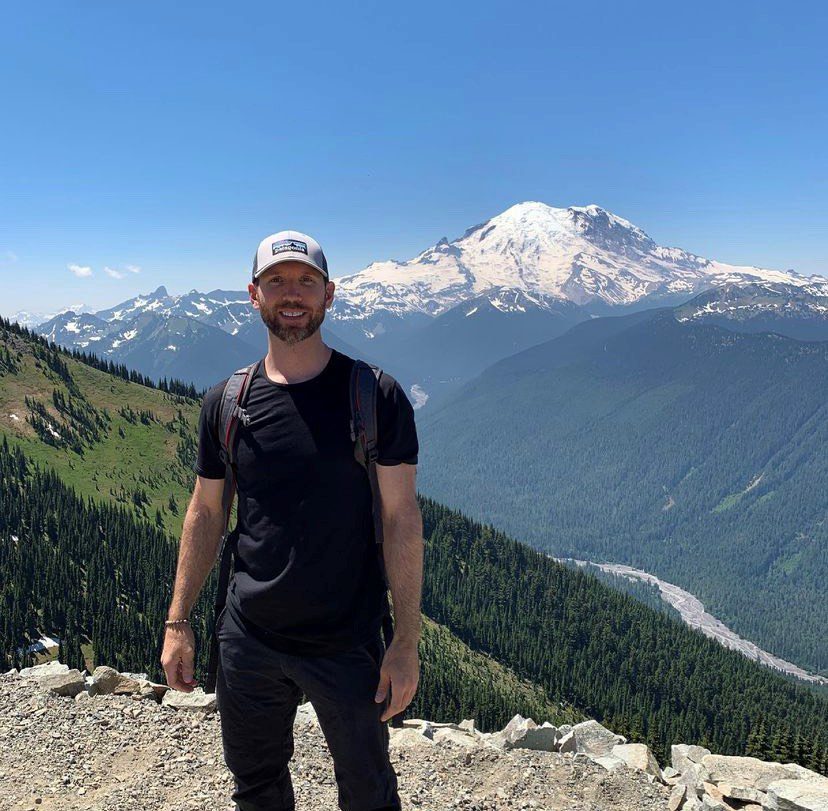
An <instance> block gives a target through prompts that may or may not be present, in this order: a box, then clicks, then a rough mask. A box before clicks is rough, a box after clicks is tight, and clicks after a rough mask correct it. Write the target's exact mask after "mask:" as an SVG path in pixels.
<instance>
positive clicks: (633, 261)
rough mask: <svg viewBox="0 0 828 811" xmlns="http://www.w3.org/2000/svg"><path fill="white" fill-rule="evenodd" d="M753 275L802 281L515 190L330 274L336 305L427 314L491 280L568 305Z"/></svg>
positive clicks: (612, 301)
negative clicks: (450, 230)
mask: <svg viewBox="0 0 828 811" xmlns="http://www.w3.org/2000/svg"><path fill="white" fill-rule="evenodd" d="M759 280H765V281H770V280H772V281H777V282H785V283H789V284H794V285H802V284H804V283H805V281H806V280H805V278H804V277H802V276H799V275H798V274H795V273H788V272H783V271H772V270H763V269H761V268H753V267H735V266H732V265H726V264H724V263H721V262H716V261H712V260H708V259H704V258H702V257H699V256H695V255H694V254H691V253H688V252H686V251H683V250H681V249H679V248H666V247H661V246H659V245H657V244H656V243H655V241H654V240H653V239H651V238H650V237H649V236H648V235H647V234H646V233H645V232H644V231H643V230H642V229H641V228H639V227H638V226H637V225H634V224H633V223H632V222H630V221H629V220H626V219H624V218H623V217H619V216H618V215H617V214H613V213H612V212H611V211H607V210H606V209H605V208H603V207H602V206H600V205H598V204H596V203H590V204H588V205H585V206H570V207H569V208H555V207H554V206H550V205H547V204H546V203H543V202H541V201H539V200H525V201H523V202H520V203H515V204H514V205H512V206H510V207H509V208H507V209H505V210H504V211H502V212H501V213H500V214H497V215H495V216H494V217H492V218H490V219H488V220H486V221H484V222H482V223H480V224H478V225H475V226H473V227H471V228H469V229H467V230H466V231H465V233H463V235H462V236H460V237H458V238H457V239H455V240H453V241H452V242H448V241H447V240H446V239H445V238H443V239H441V240H440V241H439V242H437V243H436V244H434V245H433V246H432V247H430V248H428V249H427V250H425V251H423V252H422V253H421V254H419V255H418V256H416V257H413V258H412V259H409V260H407V261H404V262H396V261H390V260H389V261H384V262H374V263H373V264H371V265H369V266H368V267H367V268H365V269H364V270H362V271H360V272H359V273H355V274H352V275H349V276H347V277H344V278H342V279H340V284H339V287H338V293H339V300H340V302H341V304H340V307H339V310H338V312H339V313H340V314H342V313H344V311H348V312H349V313H355V314H358V317H359V318H365V317H366V316H368V315H370V314H371V313H374V312H378V311H388V312H393V313H395V314H396V315H397V316H400V315H403V314H405V313H412V312H418V313H422V314H425V315H429V316H435V315H439V314H440V313H442V312H445V311H447V310H449V309H451V308H452V307H454V306H456V305H457V304H458V303H460V302H462V301H466V300H471V299H474V298H475V297H477V296H479V295H482V294H483V293H485V292H486V291H487V290H490V289H492V288H498V287H503V288H510V289H517V290H523V291H524V292H526V293H528V294H531V295H534V296H538V295H540V296H543V297H546V298H553V299H559V300H568V301H571V302H573V303H575V304H578V305H587V304H592V303H594V304H596V305H600V306H607V305H608V306H618V305H629V304H632V303H634V302H638V301H640V300H642V299H644V298H647V297H652V298H653V300H654V301H660V300H662V299H664V298H675V297H678V296H686V297H687V298H689V297H690V296H692V295H693V294H695V293H698V292H700V291H702V290H704V289H706V288H710V287H715V286H718V285H720V284H723V283H725V282H727V281H736V282H738V283H744V282H750V281H759ZM349 317H351V316H349ZM353 317H357V316H353Z"/></svg>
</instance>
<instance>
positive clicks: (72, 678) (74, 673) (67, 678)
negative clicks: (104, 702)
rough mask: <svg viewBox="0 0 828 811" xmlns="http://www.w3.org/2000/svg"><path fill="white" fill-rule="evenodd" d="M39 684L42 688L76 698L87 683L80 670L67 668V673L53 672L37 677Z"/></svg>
mask: <svg viewBox="0 0 828 811" xmlns="http://www.w3.org/2000/svg"><path fill="white" fill-rule="evenodd" d="M37 686H38V687H39V688H40V689H41V690H48V691H49V692H51V693H54V694H55V695H58V696H69V697H70V698H74V697H75V696H76V695H77V694H78V693H81V692H83V690H84V688H85V687H86V684H85V682H84V680H83V675H82V674H81V672H80V670H67V671H66V672H65V673H52V674H51V675H49V676H41V677H39V678H38V679H37Z"/></svg>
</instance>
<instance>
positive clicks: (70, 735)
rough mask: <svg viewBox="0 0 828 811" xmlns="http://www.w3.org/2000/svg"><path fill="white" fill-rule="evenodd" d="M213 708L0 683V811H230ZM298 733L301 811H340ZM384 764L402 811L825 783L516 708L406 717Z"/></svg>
mask: <svg viewBox="0 0 828 811" xmlns="http://www.w3.org/2000/svg"><path fill="white" fill-rule="evenodd" d="M215 699H216V697H215V695H214V694H208V695H205V693H204V692H203V691H202V690H201V689H200V688H199V689H197V690H194V691H193V692H192V693H180V692H177V691H175V690H170V689H169V688H168V687H167V686H166V685H162V684H154V683H152V682H151V681H149V680H148V679H147V678H146V675H145V674H130V673H118V671H116V670H113V669H112V668H109V667H98V668H96V669H95V672H94V673H92V674H87V673H85V672H84V673H81V672H79V671H77V670H70V669H69V668H68V667H67V666H66V665H64V664H61V663H60V662H49V663H47V664H43V665H38V666H36V667H33V668H28V669H26V670H23V671H21V672H20V673H18V672H17V671H16V670H12V671H10V672H9V673H4V674H0V811H5V809H8V810H9V811H35V810H36V809H52V810H53V811H58V809H59V811H74V810H75V809H78V810H79V809H89V810H90V811H155V810H156V809H157V810H158V811H161V810H162V809H163V810H164V811H185V809H211V810H212V809H227V811H234V804H233V803H232V802H231V800H230V796H231V794H232V791H233V781H232V777H231V775H230V773H229V771H228V770H227V767H226V765H225V763H224V758H223V754H222V745H221V727H220V723H219V716H218V715H217V711H216V700H215ZM294 732H295V735H294V737H295V740H296V746H295V754H294V758H293V761H292V769H291V770H292V775H293V782H294V788H295V794H296V799H297V808H300V809H308V811H327V810H328V809H330V810H331V811H336V809H337V788H336V783H335V781H334V772H333V762H332V760H331V757H330V753H329V752H328V748H327V745H326V743H325V738H324V736H323V735H322V732H321V730H320V728H319V724H318V722H317V719H316V714H315V713H314V711H313V707H312V706H311V705H310V704H303V705H301V706H300V708H299V712H298V713H297V717H296V724H295V730H294ZM391 761H392V763H393V766H394V769H395V770H396V772H397V775H398V777H399V787H400V788H399V790H400V796H401V798H402V801H403V808H404V809H406V811H409V809H424V810H426V809H427V811H442V809H465V810H466V811H501V809H502V810H503V811H507V810H508V809H548V811H564V809H566V810H567V811H609V809H615V811H828V778H826V777H824V776H822V775H819V774H817V773H816V772H813V771H810V770H808V769H805V768H803V767H802V766H799V765H797V764H793V763H773V762H766V761H762V760H758V759H756V758H751V757H735V756H726V755H717V754H712V753H711V752H710V751H709V750H708V749H704V748H702V747H700V746H694V745H692V744H676V745H674V746H673V747H672V749H671V764H670V765H669V766H668V765H664V766H662V765H660V764H659V763H658V762H657V761H656V759H655V757H653V754H652V752H650V750H649V749H648V748H647V747H646V746H645V745H644V744H641V743H627V741H626V740H625V739H624V738H623V737H621V736H620V735H616V734H615V733H614V732H612V730H609V729H606V728H605V727H603V726H602V725H601V724H599V723H598V722H597V721H594V720H587V721H582V722H580V723H578V724H575V725H574V726H570V725H563V726H560V727H555V726H553V725H552V724H549V723H543V724H541V725H538V724H536V723H535V722H534V721H533V720H532V719H531V718H529V719H527V718H523V717H521V716H520V715H516V716H515V717H514V718H513V719H512V720H511V721H510V722H509V723H508V724H507V725H506V727H505V728H504V729H502V730H499V731H497V732H494V733H482V732H480V731H479V730H477V729H476V728H475V725H474V721H473V720H462V721H459V722H458V723H435V722H432V721H424V720H417V719H411V720H408V721H406V722H405V724H404V726H403V728H401V729H391Z"/></svg>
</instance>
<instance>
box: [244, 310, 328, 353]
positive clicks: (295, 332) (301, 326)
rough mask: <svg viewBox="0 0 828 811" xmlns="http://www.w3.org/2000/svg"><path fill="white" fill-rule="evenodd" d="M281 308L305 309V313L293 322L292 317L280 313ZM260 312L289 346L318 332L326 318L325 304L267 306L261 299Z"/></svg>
mask: <svg viewBox="0 0 828 811" xmlns="http://www.w3.org/2000/svg"><path fill="white" fill-rule="evenodd" d="M279 310H288V311H290V310H304V311H305V313H306V314H305V315H303V316H302V317H301V318H298V319H296V322H297V323H293V322H292V321H291V320H290V319H287V318H285V317H284V316H281V315H279ZM259 313H260V314H261V316H262V321H264V323H265V326H266V327H267V328H268V329H269V330H270V332H272V333H273V334H274V335H275V336H276V337H277V338H278V339H279V340H280V341H284V342H285V343H286V344H288V345H289V346H292V345H293V344H298V343H299V342H300V341H304V340H305V339H307V338H310V336H311V335H313V334H314V332H316V331H317V330H318V329H319V327H320V326H321V325H322V322H323V321H324V320H325V305H324V304H322V305H321V306H319V307H308V306H305V305H303V306H302V307H290V306H288V305H285V304H278V305H274V306H273V307H270V308H268V307H266V306H265V305H264V304H262V302H261V300H260V301H259Z"/></svg>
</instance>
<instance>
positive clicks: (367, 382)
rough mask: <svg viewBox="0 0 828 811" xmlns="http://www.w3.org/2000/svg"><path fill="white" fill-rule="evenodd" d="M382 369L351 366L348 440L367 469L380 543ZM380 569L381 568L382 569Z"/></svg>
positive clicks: (359, 364) (359, 363)
mask: <svg viewBox="0 0 828 811" xmlns="http://www.w3.org/2000/svg"><path fill="white" fill-rule="evenodd" d="M381 375H382V369H380V368H379V367H378V366H374V365H373V364H371V363H366V362H365V361H364V360H356V361H355V362H354V366H353V368H352V369H351V441H352V442H354V443H356V444H355V445H354V456H355V458H356V460H357V462H359V463H360V464H361V465H362V466H363V467H364V468H365V469H366V471H367V472H368V478H369V479H370V481H371V494H372V496H373V499H372V512H373V516H374V538H375V540H376V542H377V543H378V544H382V542H383V540H384V534H383V530H382V503H381V501H380V490H379V480H378V479H377V468H376V462H377V457H378V456H379V450H378V449H377V388H378V387H379V380H380V376H381ZM383 572H384V570H383Z"/></svg>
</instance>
